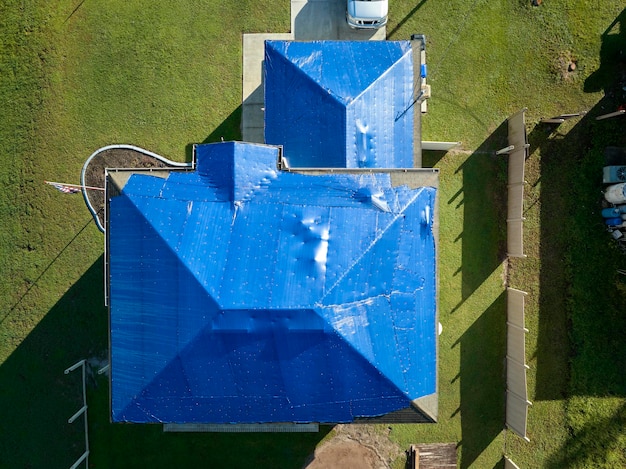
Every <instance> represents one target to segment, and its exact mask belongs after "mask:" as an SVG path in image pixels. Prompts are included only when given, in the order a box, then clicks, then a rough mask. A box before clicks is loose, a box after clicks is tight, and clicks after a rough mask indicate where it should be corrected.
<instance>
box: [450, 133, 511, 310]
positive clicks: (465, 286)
mask: <svg viewBox="0 0 626 469" xmlns="http://www.w3.org/2000/svg"><path fill="white" fill-rule="evenodd" d="M503 142H504V143H503ZM506 145H507V143H506V122H504V123H503V124H501V125H500V126H499V127H498V128H497V129H496V130H495V131H494V132H493V133H492V134H491V135H490V136H489V137H488V138H487V139H486V140H485V141H484V142H483V143H482V144H481V145H480V147H479V148H478V149H477V150H476V151H475V152H474V153H473V154H472V155H470V156H469V157H468V158H467V159H466V160H465V161H464V162H463V164H461V165H460V166H459V168H458V169H457V172H458V171H462V172H463V188H462V189H461V190H460V191H459V192H458V193H457V194H455V195H454V196H453V197H452V198H451V199H449V200H448V201H447V203H448V204H453V205H455V207H456V208H459V207H461V206H463V232H462V234H461V235H460V239H461V242H462V265H461V267H460V268H459V271H458V273H457V275H458V274H461V275H462V301H461V302H463V301H465V300H466V299H467V298H468V297H470V296H471V295H472V293H474V291H475V290H476V289H477V288H478V287H479V286H480V285H482V284H483V282H484V281H485V280H486V279H487V278H488V277H489V276H490V275H491V274H492V273H493V271H494V270H495V269H496V268H497V267H498V266H499V265H500V264H501V263H502V261H503V260H504V258H505V257H506V248H505V244H506V227H505V224H506V157H502V156H496V155H495V152H496V151H497V150H498V149H500V148H503V147H505V146H506ZM459 306H460V304H459V305H457V307H456V308H458V307H459ZM456 308H455V309H456Z"/></svg>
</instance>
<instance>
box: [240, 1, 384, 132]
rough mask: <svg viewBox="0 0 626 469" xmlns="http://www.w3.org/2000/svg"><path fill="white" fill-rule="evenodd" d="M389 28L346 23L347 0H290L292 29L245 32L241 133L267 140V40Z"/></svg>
mask: <svg viewBox="0 0 626 469" xmlns="http://www.w3.org/2000/svg"><path fill="white" fill-rule="evenodd" d="M386 36H387V31H386V28H384V27H383V28H381V29H377V30H364V31H362V30H353V29H350V27H348V24H347V23H346V0H291V33H283V34H264V33H261V34H244V35H243V91H242V113H241V133H242V139H243V141H244V142H254V143H265V140H264V115H263V110H264V96H263V59H264V55H265V47H264V44H265V40H266V39H275V40H297V41H316V40H344V41H348V40H350V41H368V40H384V39H385V38H386Z"/></svg>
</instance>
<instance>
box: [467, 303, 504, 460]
mask: <svg viewBox="0 0 626 469" xmlns="http://www.w3.org/2000/svg"><path fill="white" fill-rule="evenodd" d="M505 327H506V296H505V294H504V293H502V294H501V295H500V296H499V297H498V298H497V299H496V300H495V301H494V302H493V303H492V304H491V306H489V308H487V310H486V311H485V312H483V313H482V314H481V315H480V316H479V317H478V319H477V320H476V321H475V322H474V324H472V325H471V326H470V327H469V328H468V329H467V331H466V332H465V333H464V334H463V335H462V336H461V338H460V339H459V341H458V343H460V346H461V370H460V379H461V408H460V410H461V437H462V440H461V442H460V446H461V447H462V452H461V467H462V468H466V467H469V466H471V465H472V463H473V462H474V461H475V460H476V458H477V457H478V456H479V455H480V454H481V453H482V452H483V451H484V450H485V449H486V448H487V446H489V444H490V443H491V442H492V441H493V440H494V438H496V437H497V436H498V434H500V432H501V431H502V429H503V427H504V389H505V383H504V381H505V377H504V358H505V353H506V338H505V337H506V330H505ZM456 345H457V344H455V346H456Z"/></svg>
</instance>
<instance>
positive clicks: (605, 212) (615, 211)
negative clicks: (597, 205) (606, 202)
mask: <svg viewBox="0 0 626 469" xmlns="http://www.w3.org/2000/svg"><path fill="white" fill-rule="evenodd" d="M621 213H622V212H620V210H619V208H617V207H610V208H603V209H602V216H603V217H604V218H614V217H619V216H620V215H621Z"/></svg>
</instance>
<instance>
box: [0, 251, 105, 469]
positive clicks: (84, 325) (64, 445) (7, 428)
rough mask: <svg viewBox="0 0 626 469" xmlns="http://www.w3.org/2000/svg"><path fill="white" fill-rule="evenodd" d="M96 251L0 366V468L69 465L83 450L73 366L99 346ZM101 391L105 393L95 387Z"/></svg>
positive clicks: (101, 325)
mask: <svg viewBox="0 0 626 469" xmlns="http://www.w3.org/2000/svg"><path fill="white" fill-rule="evenodd" d="M106 337H107V315H106V309H105V307H104V295H103V259H102V256H101V257H100V258H99V259H98V260H97V261H96V262H95V263H94V264H93V265H92V266H91V267H90V268H89V269H88V270H87V271H86V272H85V274H84V275H83V276H82V277H81V278H80V280H78V282H76V283H75V284H74V285H72V287H71V288H70V289H69V290H68V291H67V293H65V295H63V297H62V298H61V299H60V300H59V301H58V302H57V303H56V304H55V305H54V306H53V307H52V308H51V309H50V311H48V312H47V314H46V315H45V317H44V318H43V319H42V320H41V321H40V322H39V323H38V325H37V326H36V327H35V328H34V329H33V330H32V331H31V333H30V334H29V335H28V336H27V337H26V338H25V339H24V340H23V341H22V342H21V344H20V345H19V346H18V347H17V349H15V350H14V351H13V353H12V354H11V355H10V356H9V357H8V358H7V359H6V361H5V362H4V363H2V365H0V415H2V418H1V419H0V434H2V438H0V467H70V466H71V465H72V464H73V463H74V462H75V461H76V459H78V457H79V456H80V455H81V454H82V453H83V451H84V436H83V432H84V426H83V424H82V419H78V420H77V421H76V422H75V423H73V424H68V423H67V420H68V418H69V417H71V416H72V415H73V414H74V413H75V412H76V411H77V410H78V409H80V407H81V406H82V394H81V386H82V385H81V377H80V371H76V372H74V373H71V374H70V375H67V376H66V375H64V373H63V371H64V370H65V369H66V368H68V367H69V366H71V365H73V364H74V363H76V362H77V361H79V360H81V359H83V358H90V357H99V356H102V354H103V352H104V351H105V350H106V347H107V338H106ZM102 392H106V390H103V391H102Z"/></svg>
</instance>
